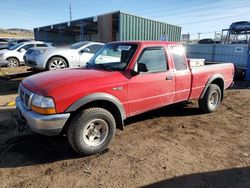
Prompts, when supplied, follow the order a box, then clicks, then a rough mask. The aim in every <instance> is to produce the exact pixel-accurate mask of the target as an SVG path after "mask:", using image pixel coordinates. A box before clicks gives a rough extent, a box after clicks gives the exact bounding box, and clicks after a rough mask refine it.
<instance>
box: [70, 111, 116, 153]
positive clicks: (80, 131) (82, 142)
mask: <svg viewBox="0 0 250 188" xmlns="http://www.w3.org/2000/svg"><path fill="white" fill-rule="evenodd" d="M97 120H98V121H99V125H98V121H97ZM96 122H97V124H96ZM100 122H101V123H100ZM69 123H70V124H69V127H68V129H67V136H68V140H69V143H70V145H71V146H72V148H73V149H74V150H75V151H76V152H77V153H79V154H81V155H92V154H96V153H101V152H102V151H104V150H105V149H107V147H108V145H109V143H110V142H111V140H112V139H113V137H114V135H115V130H116V123H115V119H114V117H113V115H112V114H111V113H110V112H109V111H107V110H105V109H103V108H89V109H86V110H83V111H81V112H79V113H77V114H76V115H75V116H74V117H73V119H72V120H71V121H70V122H69ZM105 123H106V124H105ZM101 124H105V125H101ZM100 125H101V126H104V127H106V128H103V129H100V130H99V132H98V131H97V130H96V127H97V126H100ZM92 126H94V127H95V126H96V127H95V128H94V129H93V128H91V127H92ZM105 130H106V132H105ZM97 132H98V133H97ZM101 132H102V133H101ZM85 133H88V134H85ZM92 134H93V135H95V134H103V135H105V137H104V136H103V140H102V142H101V141H100V142H99V145H95V144H94V143H95V142H98V141H99V140H101V136H100V139H96V136H93V135H92ZM91 136H92V138H93V137H94V140H93V141H90V140H91V139H90V138H91ZM92 144H93V145H92Z"/></svg>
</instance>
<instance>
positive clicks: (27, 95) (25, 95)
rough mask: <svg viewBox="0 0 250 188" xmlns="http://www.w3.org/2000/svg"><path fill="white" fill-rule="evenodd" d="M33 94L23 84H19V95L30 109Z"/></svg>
mask: <svg viewBox="0 0 250 188" xmlns="http://www.w3.org/2000/svg"><path fill="white" fill-rule="evenodd" d="M32 96H33V94H32V93H31V92H30V91H29V90H27V89H25V88H24V87H23V86H22V85H20V86H19V97H20V100H21V102H22V104H23V106H24V107H25V108H27V109H30V103H31V99H32Z"/></svg>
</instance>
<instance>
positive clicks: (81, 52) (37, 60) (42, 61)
mask: <svg viewBox="0 0 250 188" xmlns="http://www.w3.org/2000/svg"><path fill="white" fill-rule="evenodd" d="M103 45H104V44H103V43H98V42H89V41H84V42H78V43H75V44H72V45H71V46H70V47H64V48H44V49H33V50H32V51H29V52H28V53H26V54H25V57H24V59H25V64H26V65H27V66H30V67H32V68H35V69H39V70H56V69H64V68H73V67H82V66H85V65H86V63H87V62H88V61H89V60H90V58H91V57H92V56H93V55H94V54H95V53H96V52H98V50H99V49H100V48H102V47H103Z"/></svg>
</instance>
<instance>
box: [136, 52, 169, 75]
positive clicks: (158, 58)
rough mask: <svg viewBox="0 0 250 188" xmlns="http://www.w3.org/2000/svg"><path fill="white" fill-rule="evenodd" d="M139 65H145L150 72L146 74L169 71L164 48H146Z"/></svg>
mask: <svg viewBox="0 0 250 188" xmlns="http://www.w3.org/2000/svg"><path fill="white" fill-rule="evenodd" d="M137 63H142V64H145V65H146V67H147V69H148V71H147V72H146V73H155V72H164V71H167V69H168V66H167V55H166V52H165V48H164V47H147V48H145V49H144V50H143V51H142V53H141V55H140V57H139V59H138V61H137Z"/></svg>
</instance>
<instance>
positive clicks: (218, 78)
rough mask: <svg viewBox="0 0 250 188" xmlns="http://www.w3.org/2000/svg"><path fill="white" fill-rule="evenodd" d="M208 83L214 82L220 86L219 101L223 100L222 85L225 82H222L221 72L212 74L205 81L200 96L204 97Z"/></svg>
mask: <svg viewBox="0 0 250 188" xmlns="http://www.w3.org/2000/svg"><path fill="white" fill-rule="evenodd" d="M210 84H216V85H218V86H219V87H220V89H221V101H222V100H223V96H224V85H225V83H224V77H223V75H221V74H216V75H214V76H212V77H211V78H210V79H209V80H208V81H207V83H206V85H205V88H204V89H203V91H202V93H201V95H200V98H203V97H204V95H205V93H206V91H207V89H208V87H209V86H210Z"/></svg>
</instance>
